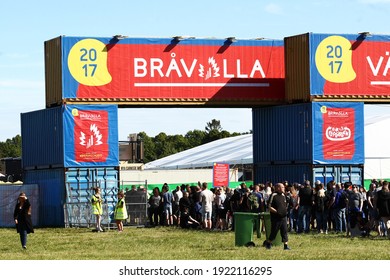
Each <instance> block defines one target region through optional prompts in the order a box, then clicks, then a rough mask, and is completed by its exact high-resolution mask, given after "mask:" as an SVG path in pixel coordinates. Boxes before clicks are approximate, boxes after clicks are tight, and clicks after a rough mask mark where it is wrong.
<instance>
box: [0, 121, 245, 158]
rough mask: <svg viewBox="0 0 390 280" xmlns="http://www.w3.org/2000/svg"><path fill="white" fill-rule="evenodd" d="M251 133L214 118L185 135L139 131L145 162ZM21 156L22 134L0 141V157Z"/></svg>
mask: <svg viewBox="0 0 390 280" xmlns="http://www.w3.org/2000/svg"><path fill="white" fill-rule="evenodd" d="M249 133H251V131H249V132H245V133H238V132H233V133H230V132H228V131H226V130H223V128H222V126H221V122H220V121H219V120H216V119H213V120H211V121H210V122H207V124H206V126H205V129H204V130H199V129H195V130H191V131H188V132H187V133H186V134H185V135H179V134H177V135H167V134H165V133H164V132H161V133H159V134H158V135H156V136H155V137H150V136H148V135H147V134H146V133H145V132H139V133H138V136H139V137H140V139H141V140H142V141H143V143H144V162H145V163H147V162H150V161H153V160H156V159H160V158H163V157H166V156H169V155H172V154H175V153H178V152H182V151H184V150H188V149H191V148H194V147H197V146H200V145H203V144H206V143H209V142H212V141H215V140H218V139H222V138H227V137H232V136H238V135H242V134H249ZM21 156H22V137H21V136H20V135H16V136H15V137H13V138H12V139H7V140H6V141H5V142H0V158H7V157H13V158H15V157H21Z"/></svg>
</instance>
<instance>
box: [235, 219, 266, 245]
mask: <svg viewBox="0 0 390 280" xmlns="http://www.w3.org/2000/svg"><path fill="white" fill-rule="evenodd" d="M260 229H261V220H260V219H259V214H257V213H248V212H235V213H234V235H235V245H236V246H254V243H253V231H254V230H256V232H257V237H258V238H260V237H261V230H260Z"/></svg>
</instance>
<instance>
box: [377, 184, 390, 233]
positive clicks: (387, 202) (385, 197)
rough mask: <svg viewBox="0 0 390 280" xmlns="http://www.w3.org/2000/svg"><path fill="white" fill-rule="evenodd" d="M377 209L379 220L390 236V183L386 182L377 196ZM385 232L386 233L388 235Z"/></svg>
mask: <svg viewBox="0 0 390 280" xmlns="http://www.w3.org/2000/svg"><path fill="white" fill-rule="evenodd" d="M376 208H377V210H378V214H379V218H380V219H381V221H382V222H383V225H384V226H385V230H386V231H387V236H389V235H390V190H389V182H388V181H384V182H383V185H382V189H381V190H380V191H378V192H377V194H376ZM386 231H385V233H386Z"/></svg>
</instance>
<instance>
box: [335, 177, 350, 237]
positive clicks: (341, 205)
mask: <svg viewBox="0 0 390 280" xmlns="http://www.w3.org/2000/svg"><path fill="white" fill-rule="evenodd" d="M347 205H348V197H347V194H346V193H345V191H344V190H343V188H342V186H341V183H337V184H336V196H335V201H334V212H335V222H336V228H335V230H336V233H340V232H346V231H347V219H346V208H347Z"/></svg>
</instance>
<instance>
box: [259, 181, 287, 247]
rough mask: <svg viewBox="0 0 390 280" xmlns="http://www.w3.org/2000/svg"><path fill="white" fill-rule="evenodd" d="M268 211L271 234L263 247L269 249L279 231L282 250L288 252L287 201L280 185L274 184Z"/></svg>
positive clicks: (282, 186)
mask: <svg viewBox="0 0 390 280" xmlns="http://www.w3.org/2000/svg"><path fill="white" fill-rule="evenodd" d="M269 211H270V215H271V233H270V235H269V237H268V240H266V241H264V246H265V247H266V248H267V249H271V247H272V241H273V240H275V237H276V234H277V233H278V231H279V230H280V234H281V236H282V242H283V243H284V250H290V247H289V246H288V235H287V199H286V196H285V194H284V185H283V184H282V183H278V184H276V188H275V192H274V193H272V194H271V197H270V198H269Z"/></svg>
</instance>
